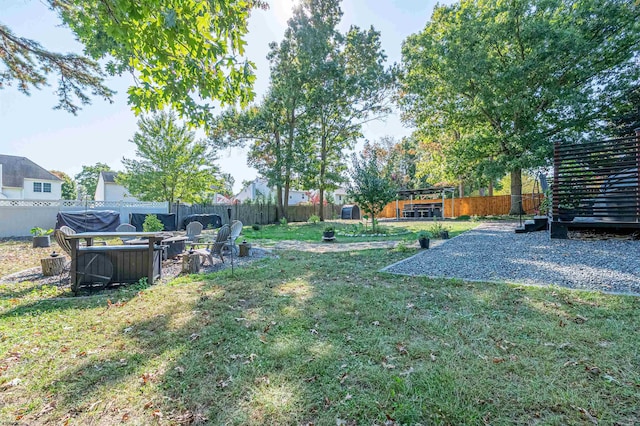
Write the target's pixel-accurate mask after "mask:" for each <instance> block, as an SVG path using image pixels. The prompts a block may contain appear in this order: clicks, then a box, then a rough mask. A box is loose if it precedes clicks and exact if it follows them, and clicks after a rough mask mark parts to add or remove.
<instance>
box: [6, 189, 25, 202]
mask: <svg viewBox="0 0 640 426" xmlns="http://www.w3.org/2000/svg"><path fill="white" fill-rule="evenodd" d="M2 193H3V194H4V195H5V197H7V198H8V199H10V200H22V188H9V187H5V188H2Z"/></svg>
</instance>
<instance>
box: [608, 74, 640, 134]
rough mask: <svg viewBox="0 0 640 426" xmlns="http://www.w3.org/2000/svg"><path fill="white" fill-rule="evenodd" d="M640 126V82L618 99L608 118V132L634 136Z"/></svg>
mask: <svg viewBox="0 0 640 426" xmlns="http://www.w3.org/2000/svg"><path fill="white" fill-rule="evenodd" d="M638 128H640V82H639V83H636V84H635V85H634V86H633V87H631V88H630V89H629V90H628V91H627V92H626V93H623V94H622V97H621V98H620V99H618V100H616V103H615V104H614V108H613V111H611V113H610V114H609V116H608V117H607V119H606V132H607V134H608V135H611V134H613V135H614V136H618V137H625V136H633V135H634V134H635V132H634V131H635V129H638Z"/></svg>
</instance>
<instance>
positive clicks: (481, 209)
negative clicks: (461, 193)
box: [378, 194, 544, 218]
mask: <svg viewBox="0 0 640 426" xmlns="http://www.w3.org/2000/svg"><path fill="white" fill-rule="evenodd" d="M543 198H544V195H543V194H522V208H523V209H524V211H525V212H527V213H529V214H533V213H534V210H535V209H536V207H537V206H539V205H540V201H542V199H543ZM427 202H428V203H441V202H442V198H440V199H437V198H434V199H429V200H413V201H411V200H399V201H398V204H397V206H396V202H395V201H392V202H390V203H389V204H387V205H386V206H385V207H384V209H383V210H382V213H380V214H379V215H378V217H380V218H395V217H396V208H398V209H400V217H402V210H403V209H404V208H405V205H407V209H409V207H408V206H410V205H411V203H413V204H420V203H427ZM438 205H440V204H438ZM452 207H453V212H452V211H451V208H452ZM510 209H511V195H496V196H493V197H464V198H454V199H451V198H446V199H445V200H444V217H458V216H464V215H467V216H492V215H496V216H497V215H505V214H509V210H510Z"/></svg>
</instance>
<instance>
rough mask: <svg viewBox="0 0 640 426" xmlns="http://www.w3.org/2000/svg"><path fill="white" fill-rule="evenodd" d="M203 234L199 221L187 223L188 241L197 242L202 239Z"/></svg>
mask: <svg viewBox="0 0 640 426" xmlns="http://www.w3.org/2000/svg"><path fill="white" fill-rule="evenodd" d="M201 234H202V224H201V223H200V222H198V221H194V222H190V223H189V224H188V225H187V241H188V242H190V243H197V242H199V241H200V236H201Z"/></svg>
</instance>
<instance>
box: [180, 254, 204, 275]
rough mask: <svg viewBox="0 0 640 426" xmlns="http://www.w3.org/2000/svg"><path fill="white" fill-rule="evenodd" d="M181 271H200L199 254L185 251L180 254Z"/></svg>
mask: <svg viewBox="0 0 640 426" xmlns="http://www.w3.org/2000/svg"><path fill="white" fill-rule="evenodd" d="M182 272H185V273H187V274H197V273H198V272H200V255H198V254H197V253H185V254H184V255H183V256H182Z"/></svg>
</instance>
